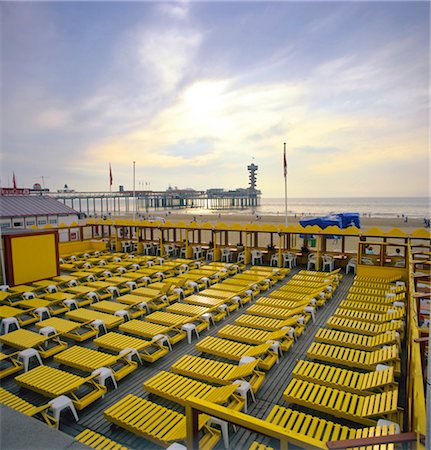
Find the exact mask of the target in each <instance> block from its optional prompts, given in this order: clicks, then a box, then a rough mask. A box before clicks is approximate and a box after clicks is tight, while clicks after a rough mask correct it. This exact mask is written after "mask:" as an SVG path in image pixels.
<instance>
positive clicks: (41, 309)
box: [34, 306, 51, 322]
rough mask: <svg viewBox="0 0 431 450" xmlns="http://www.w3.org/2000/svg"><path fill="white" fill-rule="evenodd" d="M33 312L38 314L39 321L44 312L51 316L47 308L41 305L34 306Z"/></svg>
mask: <svg viewBox="0 0 431 450" xmlns="http://www.w3.org/2000/svg"><path fill="white" fill-rule="evenodd" d="M34 312H35V313H36V314H37V315H38V316H39V322H41V321H42V320H43V315H44V314H46V315H47V316H48V318H49V317H51V314H50V312H49V309H48V308H47V307H45V306H41V307H39V308H36V309H35V310H34Z"/></svg>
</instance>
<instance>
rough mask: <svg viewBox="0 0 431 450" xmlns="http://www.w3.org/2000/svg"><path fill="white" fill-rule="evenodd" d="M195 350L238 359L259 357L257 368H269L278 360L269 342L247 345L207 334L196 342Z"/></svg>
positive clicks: (234, 359)
mask: <svg viewBox="0 0 431 450" xmlns="http://www.w3.org/2000/svg"><path fill="white" fill-rule="evenodd" d="M195 347H196V350H199V351H200V352H202V353H208V354H209V355H216V356H220V357H222V358H226V359H231V360H233V361H239V360H240V359H241V358H242V357H244V356H249V357H253V358H257V359H259V369H262V370H269V369H270V368H271V367H272V366H273V365H274V364H275V363H276V362H277V360H278V356H277V354H276V353H275V352H274V351H272V350H270V347H271V344H270V343H268V344H260V345H248V344H242V343H241V342H235V341H230V340H227V339H220V338H217V337H214V336H207V337H205V338H204V339H202V340H201V341H200V342H198V343H197V344H196V345H195Z"/></svg>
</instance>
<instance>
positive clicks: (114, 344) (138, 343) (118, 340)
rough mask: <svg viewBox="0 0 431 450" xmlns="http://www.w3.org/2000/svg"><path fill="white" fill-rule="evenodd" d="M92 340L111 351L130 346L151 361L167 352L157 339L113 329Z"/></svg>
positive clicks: (143, 357) (166, 348) (98, 345)
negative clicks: (145, 339)
mask: <svg viewBox="0 0 431 450" xmlns="http://www.w3.org/2000/svg"><path fill="white" fill-rule="evenodd" d="M93 342H94V345H96V346H97V347H102V348H106V349H108V350H111V351H113V352H120V351H122V350H125V349H130V348H132V349H135V350H137V351H138V354H139V356H140V357H141V358H142V359H143V360H144V361H147V362H151V363H152V362H154V361H157V360H158V359H160V358H161V357H162V356H165V355H166V354H167V353H168V352H169V348H168V347H166V346H165V345H161V344H159V343H158V342H157V341H144V340H143V339H139V338H135V337H132V336H127V335H125V334H120V333H114V332H113V331H111V332H109V333H107V334H104V335H103V336H100V337H98V338H97V339H94V341H93Z"/></svg>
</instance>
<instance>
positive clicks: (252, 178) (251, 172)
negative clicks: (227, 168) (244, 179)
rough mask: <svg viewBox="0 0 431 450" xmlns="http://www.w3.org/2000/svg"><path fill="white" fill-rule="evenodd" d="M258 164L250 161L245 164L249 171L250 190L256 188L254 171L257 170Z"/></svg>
mask: <svg viewBox="0 0 431 450" xmlns="http://www.w3.org/2000/svg"><path fill="white" fill-rule="evenodd" d="M257 169H258V166H256V164H254V163H251V164H250V165H249V166H247V170H248V171H249V174H248V179H249V184H250V186H249V189H250V190H252V191H255V190H256V172H257Z"/></svg>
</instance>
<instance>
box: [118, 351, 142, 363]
mask: <svg viewBox="0 0 431 450" xmlns="http://www.w3.org/2000/svg"><path fill="white" fill-rule="evenodd" d="M118 355H119V356H124V357H125V358H126V359H127V360H128V361H133V357H134V356H136V358H137V360H138V361H139V364H141V365H142V358H141V356H140V355H139V353H138V350H136V348H133V347H127V348H125V349H123V350H120V351H119V352H118Z"/></svg>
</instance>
